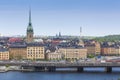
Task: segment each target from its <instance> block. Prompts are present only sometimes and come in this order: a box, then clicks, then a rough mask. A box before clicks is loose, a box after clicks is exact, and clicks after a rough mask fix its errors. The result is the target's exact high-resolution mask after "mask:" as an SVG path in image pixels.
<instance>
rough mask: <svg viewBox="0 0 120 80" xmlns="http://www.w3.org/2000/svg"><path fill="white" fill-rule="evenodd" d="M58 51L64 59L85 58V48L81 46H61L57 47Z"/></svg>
mask: <svg viewBox="0 0 120 80" xmlns="http://www.w3.org/2000/svg"><path fill="white" fill-rule="evenodd" d="M59 52H61V53H62V57H64V58H65V59H85V58H87V49H86V48H83V47H78V48H74V47H65V48H64V47H63V48H59Z"/></svg>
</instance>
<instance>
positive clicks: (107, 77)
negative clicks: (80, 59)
mask: <svg viewBox="0 0 120 80" xmlns="http://www.w3.org/2000/svg"><path fill="white" fill-rule="evenodd" d="M91 70H92V69H90V68H89V69H85V72H83V73H77V72H15V71H9V72H6V73H0V80H117V79H118V78H120V69H114V71H113V73H105V72H103V68H99V69H97V72H96V69H94V70H93V71H94V72H89V71H91ZM118 70H119V71H118ZM116 71H118V72H116Z"/></svg>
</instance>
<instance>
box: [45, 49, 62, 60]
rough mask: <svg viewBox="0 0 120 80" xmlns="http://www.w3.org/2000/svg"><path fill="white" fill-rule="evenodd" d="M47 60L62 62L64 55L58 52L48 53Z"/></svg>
mask: <svg viewBox="0 0 120 80" xmlns="http://www.w3.org/2000/svg"><path fill="white" fill-rule="evenodd" d="M46 59H48V60H60V59H62V54H61V53H60V52H58V51H55V52H49V53H46Z"/></svg>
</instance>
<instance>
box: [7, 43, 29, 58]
mask: <svg viewBox="0 0 120 80" xmlns="http://www.w3.org/2000/svg"><path fill="white" fill-rule="evenodd" d="M26 48H27V47H26V45H11V46H10V47H9V54H10V59H17V60H20V59H26V58H27V52H26V51H27V50H26Z"/></svg>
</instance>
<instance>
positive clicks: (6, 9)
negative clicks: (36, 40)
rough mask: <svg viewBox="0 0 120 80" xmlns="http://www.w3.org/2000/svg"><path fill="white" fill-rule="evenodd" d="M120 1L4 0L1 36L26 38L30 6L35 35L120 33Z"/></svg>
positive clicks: (0, 7)
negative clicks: (24, 36)
mask: <svg viewBox="0 0 120 80" xmlns="http://www.w3.org/2000/svg"><path fill="white" fill-rule="evenodd" d="M119 3H120V1H119V0H115V1H113V0H51V1H50V0H12V1H10V0H2V1H0V10H1V11H0V17H1V18H0V22H1V25H0V26H1V27H0V28H1V29H0V34H2V35H26V29H27V26H28V22H29V20H28V18H29V6H31V14H32V25H33V29H34V35H44V36H55V35H56V34H58V33H59V32H61V34H62V35H77V36H78V35H80V30H79V29H80V27H82V36H105V35H112V34H120V32H119V29H120V28H119V26H120V23H119V22H120V5H119Z"/></svg>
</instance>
